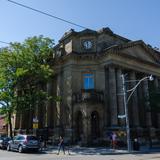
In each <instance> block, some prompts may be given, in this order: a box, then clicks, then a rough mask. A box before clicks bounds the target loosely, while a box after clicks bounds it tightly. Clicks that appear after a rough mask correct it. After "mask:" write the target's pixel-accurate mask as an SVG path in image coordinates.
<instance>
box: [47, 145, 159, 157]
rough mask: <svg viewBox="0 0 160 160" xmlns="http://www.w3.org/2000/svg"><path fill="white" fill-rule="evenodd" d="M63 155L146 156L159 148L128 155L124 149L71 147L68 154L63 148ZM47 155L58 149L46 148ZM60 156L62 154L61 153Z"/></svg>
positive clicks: (54, 147)
mask: <svg viewBox="0 0 160 160" xmlns="http://www.w3.org/2000/svg"><path fill="white" fill-rule="evenodd" d="M65 151H66V152H65V153H66V154H70V155H110V154H140V153H144V154H148V153H153V152H159V153H160V148H152V149H149V148H148V147H145V146H142V147H141V149H140V151H131V152H130V153H129V152H128V151H127V150H126V149H110V148H105V147H80V146H73V147H69V152H68V146H67V147H66V148H65ZM44 152H45V153H47V154H57V152H58V147H57V146H48V148H46V149H45V150H44ZM61 154H63V152H62V151H61Z"/></svg>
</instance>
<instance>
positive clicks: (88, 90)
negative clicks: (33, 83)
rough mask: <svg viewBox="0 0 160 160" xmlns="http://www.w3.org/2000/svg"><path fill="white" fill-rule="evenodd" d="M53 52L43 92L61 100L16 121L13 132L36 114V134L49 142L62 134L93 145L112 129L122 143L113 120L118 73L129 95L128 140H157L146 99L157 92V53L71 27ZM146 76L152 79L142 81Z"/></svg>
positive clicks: (118, 103) (119, 107)
mask: <svg viewBox="0 0 160 160" xmlns="http://www.w3.org/2000/svg"><path fill="white" fill-rule="evenodd" d="M54 49H55V54H54V56H53V59H54V62H53V68H54V70H55V76H54V78H53V79H51V80H50V81H49V82H48V83H47V85H46V89H47V92H48V93H49V94H50V95H54V96H60V97H61V101H59V102H53V101H48V102H46V105H44V106H42V107H39V108H37V110H38V111H37V112H35V113H36V114H37V115H34V116H25V114H23V115H22V116H21V118H20V117H19V118H18V117H17V118H16V119H15V129H26V128H27V127H28V128H30V129H32V119H33V117H35V116H37V119H38V123H39V125H38V130H43V129H44V128H45V129H47V134H48V135H49V136H52V137H53V138H55V137H56V136H58V135H60V134H63V135H64V136H65V137H66V138H68V140H71V141H73V142H75V143H76V142H79V141H81V142H82V143H84V144H86V143H97V142H98V143H99V142H102V141H104V140H106V139H107V138H108V134H109V132H111V131H113V130H114V131H116V132H117V133H124V135H123V136H124V139H125V127H126V124H125V118H118V117H119V115H124V114H125V111H124V94H123V84H122V76H121V75H122V74H124V75H125V87H126V90H127V91H128V92H127V96H128V97H129V96H130V95H131V96H130V97H129V101H128V103H127V106H128V115H129V124H130V129H131V137H141V138H147V137H150V138H154V137H157V138H160V112H157V110H155V109H154V105H153V104H151V101H150V98H151V94H150V92H151V90H152V92H156V93H158V92H157V91H158V90H159V89H160V52H158V51H156V50H154V49H153V48H152V47H151V46H149V45H146V44H145V43H144V42H143V41H142V40H138V41H131V40H129V39H126V38H124V37H121V36H119V35H117V34H115V33H113V32H112V31H111V30H110V29H109V28H102V29H101V30H99V31H93V30H90V29H85V30H83V31H80V32H76V31H74V30H73V29H71V30H70V31H69V32H66V33H65V34H64V35H63V37H62V38H61V39H60V40H59V43H58V44H57V45H56V46H55V48H54ZM149 75H153V77H154V80H153V81H148V78H147V77H148V76H149ZM139 82H140V83H139ZM137 83H139V85H138V86H137ZM135 86H137V87H136V88H135V89H134V92H129V91H130V89H131V88H134V87H135ZM24 117H25V118H24ZM27 118H28V119H27ZM22 119H23V120H24V119H25V120H24V121H22ZM26 122H27V123H26ZM20 124H21V125H20ZM120 137H121V135H120Z"/></svg>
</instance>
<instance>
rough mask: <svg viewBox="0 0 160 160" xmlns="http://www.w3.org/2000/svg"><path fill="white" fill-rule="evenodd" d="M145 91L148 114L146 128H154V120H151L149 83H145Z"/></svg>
mask: <svg viewBox="0 0 160 160" xmlns="http://www.w3.org/2000/svg"><path fill="white" fill-rule="evenodd" d="M143 91H144V99H145V112H146V126H147V127H151V126H152V119H151V108H150V102H149V91H148V81H147V80H146V81H143Z"/></svg>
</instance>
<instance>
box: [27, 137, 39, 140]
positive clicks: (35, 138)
mask: <svg viewBox="0 0 160 160" xmlns="http://www.w3.org/2000/svg"><path fill="white" fill-rule="evenodd" d="M27 140H38V139H37V137H35V136H27Z"/></svg>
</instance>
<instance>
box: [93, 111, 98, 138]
mask: <svg viewBox="0 0 160 160" xmlns="http://www.w3.org/2000/svg"><path fill="white" fill-rule="evenodd" d="M91 135H92V139H96V138H98V137H99V136H100V130H99V114H98V112H97V111H94V112H92V113H91Z"/></svg>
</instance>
